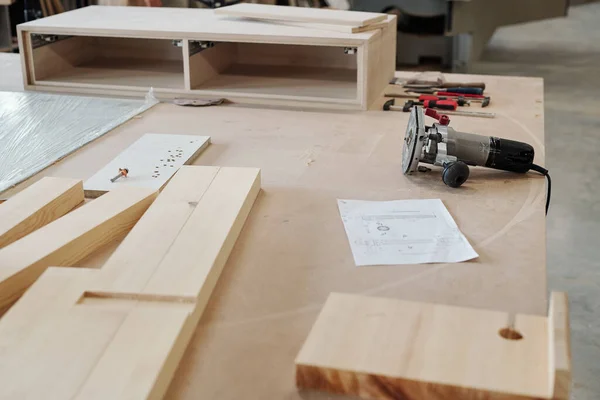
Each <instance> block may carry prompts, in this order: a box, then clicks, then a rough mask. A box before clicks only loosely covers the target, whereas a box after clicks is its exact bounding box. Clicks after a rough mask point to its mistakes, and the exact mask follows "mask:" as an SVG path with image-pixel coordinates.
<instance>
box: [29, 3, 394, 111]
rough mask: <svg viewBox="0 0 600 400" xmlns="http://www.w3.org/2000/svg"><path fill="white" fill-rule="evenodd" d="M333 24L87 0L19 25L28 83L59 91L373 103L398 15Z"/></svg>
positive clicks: (389, 66) (389, 62) (389, 73)
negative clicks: (370, 25) (341, 26)
mask: <svg viewBox="0 0 600 400" xmlns="http://www.w3.org/2000/svg"><path fill="white" fill-rule="evenodd" d="M386 21H387V23H386V24H385V25H384V26H383V27H382V28H380V29H375V30H373V31H369V32H363V33H355V34H353V33H347V32H336V31H331V30H326V29H320V28H316V27H315V26H314V24H307V25H306V26H302V25H298V24H295V25H293V26H292V25H287V24H282V23H277V22H268V21H252V20H244V19H238V18H231V17H223V16H218V15H215V14H214V13H213V11H212V10H201V9H168V8H163V9H151V8H137V7H134V8H121V7H86V8H83V9H79V10H75V11H71V12H68V13H64V14H60V15H56V16H52V17H49V18H44V19H41V20H37V21H33V22H29V23H26V24H22V25H19V45H20V49H21V60H22V63H23V70H24V71H23V72H24V74H23V76H24V79H25V86H26V88H27V89H29V90H41V91H51V92H63V93H82V94H110V95H125V96H132V95H134V96H142V95H144V94H145V93H146V92H147V91H148V90H149V89H150V88H153V90H154V94H155V95H156V96H157V97H159V98H175V97H184V98H214V97H224V98H227V99H229V100H231V101H234V102H241V103H263V104H265V103H266V104H270V105H282V104H283V105H304V106H313V107H322V106H329V107H331V108H347V109H367V108H368V107H369V105H370V104H371V103H372V102H373V101H374V100H376V99H377V98H378V97H379V96H380V95H381V94H382V93H383V90H384V88H385V86H386V85H387V83H388V82H389V80H390V79H391V78H392V77H393V73H394V69H395V68H394V67H395V66H394V60H395V40H396V39H395V38H396V35H395V32H396V17H394V16H389V17H387V16H386Z"/></svg>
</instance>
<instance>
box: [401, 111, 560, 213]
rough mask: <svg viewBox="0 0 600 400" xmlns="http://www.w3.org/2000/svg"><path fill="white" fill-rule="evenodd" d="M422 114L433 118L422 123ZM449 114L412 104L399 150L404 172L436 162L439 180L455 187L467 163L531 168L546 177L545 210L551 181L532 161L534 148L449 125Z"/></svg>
mask: <svg viewBox="0 0 600 400" xmlns="http://www.w3.org/2000/svg"><path fill="white" fill-rule="evenodd" d="M425 115H427V116H429V117H432V118H434V119H436V120H437V122H436V123H434V124H433V125H432V126H426V125H425ZM449 124H450V118H449V117H448V116H447V115H443V114H442V115H440V114H438V113H437V112H436V111H435V110H433V109H426V110H424V109H423V108H422V107H420V106H415V107H413V108H412V110H411V113H410V118H409V120H408V126H407V128H406V135H405V137H404V149H403V152H402V171H403V173H404V174H405V175H408V174H412V173H414V172H426V171H429V170H430V169H429V168H427V167H425V166H420V165H419V164H420V163H423V164H430V165H435V166H440V167H442V168H443V170H442V180H443V182H444V183H445V184H446V185H448V186H450V187H454V188H457V187H459V186H461V185H462V184H463V183H465V182H466V181H467V179H468V178H469V172H470V170H469V166H481V167H487V168H494V169H500V170H503V171H511V172H517V173H525V172H527V171H529V170H534V171H537V172H539V173H541V174H542V175H544V176H546V178H547V179H548V196H547V199H546V212H547V211H548V205H549V204H550V190H551V181H550V176H549V175H548V170H546V169H545V168H542V167H540V166H538V165H536V164H534V163H533V160H534V157H535V152H534V150H533V147H532V146H531V145H529V144H527V143H523V142H518V141H515V140H509V139H503V138H498V137H494V136H484V135H478V134H474V133H467V132H460V131H457V130H454V129H453V128H451V127H450V126H449Z"/></svg>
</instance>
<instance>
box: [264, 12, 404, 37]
mask: <svg viewBox="0 0 600 400" xmlns="http://www.w3.org/2000/svg"><path fill="white" fill-rule="evenodd" d="M395 18H397V17H396V16H395V15H388V16H387V19H386V20H384V21H381V22H375V23H372V24H369V25H367V26H347V25H333V24H314V23H310V22H291V21H273V23H276V24H282V25H288V26H297V27H304V28H311V29H320V30H324V31H331V32H341V33H361V32H369V31H375V30H377V29H383V28H385V27H387V26H388V24H389V23H390V22H391V21H392V20H393V19H395Z"/></svg>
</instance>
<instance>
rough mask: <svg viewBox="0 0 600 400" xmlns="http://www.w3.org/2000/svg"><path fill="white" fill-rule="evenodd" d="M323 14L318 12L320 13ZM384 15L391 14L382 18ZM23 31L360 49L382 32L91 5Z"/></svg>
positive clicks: (193, 11) (206, 13)
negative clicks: (338, 29) (353, 32)
mask: <svg viewBox="0 0 600 400" xmlns="http://www.w3.org/2000/svg"><path fill="white" fill-rule="evenodd" d="M317 11H318V10H317ZM376 15H383V18H385V17H386V16H385V14H376ZM19 27H20V29H21V30H26V31H29V32H35V33H54V34H65V35H72V34H78V35H85V36H113V37H115V36H116V37H130V38H136V37H137V38H154V39H176V40H181V39H184V38H185V39H188V40H212V41H217V42H219V41H220V42H223V41H225V42H235V41H242V42H254V43H288V44H325V45H327V44H329V45H332V46H337V45H341V46H345V45H353V44H354V45H358V44H361V43H364V41H366V40H369V39H370V38H371V37H372V36H373V35H376V34H377V32H363V33H358V34H349V33H342V32H326V33H325V32H323V31H322V30H320V29H313V28H310V27H295V26H276V25H268V24H261V23H257V22H256V21H251V20H240V19H236V20H231V19H225V18H217V17H216V16H215V14H214V11H213V10H207V9H189V8H188V9H183V8H153V7H127V8H123V7H99V6H90V7H84V8H80V9H77V10H73V11H69V12H66V13H63V14H60V15H54V16H51V17H48V18H43V19H38V20H35V21H30V22H27V23H24V24H21V25H19Z"/></svg>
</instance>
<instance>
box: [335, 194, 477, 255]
mask: <svg viewBox="0 0 600 400" xmlns="http://www.w3.org/2000/svg"><path fill="white" fill-rule="evenodd" d="M338 207H339V209H340V214H341V216H342V221H343V222H344V228H345V229H346V234H347V235H348V240H349V241H350V248H351V249H352V254H353V256H354V261H355V263H356V265H357V266H365V265H396V264H423V263H438V262H439V263H452V262H461V261H467V260H470V259H473V258H477V257H479V255H478V254H477V253H476V252H475V250H473V248H472V247H471V245H470V244H469V242H468V241H467V239H466V238H465V236H464V235H463V234H462V232H461V231H460V230H459V229H458V226H457V225H456V223H455V222H454V219H453V218H452V216H451V215H450V213H449V212H448V210H447V209H446V207H445V206H444V203H442V201H441V200H440V199H431V200H394V201H362V200H338Z"/></svg>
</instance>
